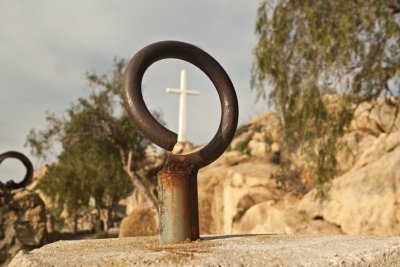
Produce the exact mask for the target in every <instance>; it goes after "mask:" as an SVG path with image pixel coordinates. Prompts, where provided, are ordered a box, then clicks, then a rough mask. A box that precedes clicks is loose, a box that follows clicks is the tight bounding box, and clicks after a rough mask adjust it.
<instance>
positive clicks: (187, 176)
mask: <svg viewBox="0 0 400 267" xmlns="http://www.w3.org/2000/svg"><path fill="white" fill-rule="evenodd" d="M197 172H198V169H197V167H196V166H194V165H192V164H191V163H190V162H188V161H187V160H184V159H182V158H181V159H180V158H177V157H176V156H175V155H172V154H170V155H168V159H167V162H166V163H165V165H164V167H163V169H162V170H161V171H160V172H159V173H158V175H157V178H158V198H159V203H160V207H159V216H160V240H161V243H173V242H180V241H183V240H196V239H198V238H199V217H198V214H199V212H198V203H197V201H198V200H197Z"/></svg>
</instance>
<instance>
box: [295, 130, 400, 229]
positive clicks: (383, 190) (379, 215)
mask: <svg viewBox="0 0 400 267" xmlns="http://www.w3.org/2000/svg"><path fill="white" fill-rule="evenodd" d="M399 167H400V132H395V133H392V134H389V135H386V134H382V135H381V136H380V137H379V138H377V139H376V141H375V142H374V143H373V144H372V145H371V146H370V148H369V149H367V150H366V151H365V152H364V153H363V154H362V155H361V156H360V159H359V160H358V161H357V162H356V163H355V165H354V167H353V168H352V169H351V170H350V171H349V172H347V173H345V174H343V175H342V176H340V177H338V178H336V179H334V180H333V182H332V185H331V189H330V195H329V198H328V199H327V200H325V201H323V202H320V201H316V200H315V199H314V198H315V191H314V190H312V191H311V192H309V193H308V194H307V195H306V196H305V197H304V198H303V199H302V201H301V202H300V204H299V211H303V212H305V213H307V214H308V215H309V216H311V217H314V218H317V217H318V218H323V219H325V220H327V221H329V222H332V223H335V224H337V225H339V226H340V227H341V228H342V230H343V232H344V233H346V234H367V235H400V171H399Z"/></svg>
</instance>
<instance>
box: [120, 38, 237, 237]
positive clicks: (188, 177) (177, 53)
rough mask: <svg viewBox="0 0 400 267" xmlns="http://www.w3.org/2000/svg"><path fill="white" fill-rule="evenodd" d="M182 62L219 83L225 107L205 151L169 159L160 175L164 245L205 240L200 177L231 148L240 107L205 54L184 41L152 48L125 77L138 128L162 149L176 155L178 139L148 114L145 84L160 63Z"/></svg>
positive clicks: (227, 81)
mask: <svg viewBox="0 0 400 267" xmlns="http://www.w3.org/2000/svg"><path fill="white" fill-rule="evenodd" d="M166 58H176V59H181V60H184V61H187V62H189V63H192V64H193V65H195V66H197V67H198V68H199V69H200V70H201V71H203V72H204V73H205V74H206V75H207V76H208V77H209V78H210V80H211V81H212V83H213V84H214V86H215V88H216V90H217V92H218V95H219V98H220V104H221V111H222V114H221V121H220V124H219V127H218V130H217V132H216V133H215V135H214V137H213V139H212V140H211V141H210V142H209V143H208V144H207V145H206V146H204V147H203V148H202V149H200V150H198V151H195V152H193V153H190V154H187V155H174V154H169V155H168V160H167V162H166V164H165V166H164V168H163V169H162V170H161V171H160V172H159V173H158V175H157V179H158V196H159V203H160V206H159V215H160V241H161V243H162V244H168V243H176V242H182V241H186V240H189V241H193V240H197V239H198V238H199V217H198V216H199V215H198V196H197V194H198V192H197V173H198V170H199V169H200V168H203V167H205V166H207V165H208V164H210V163H211V162H213V161H214V160H216V159H217V158H218V157H219V156H221V154H222V153H223V152H224V151H225V150H226V148H227V147H228V146H229V144H230V142H231V141H232V139H233V136H234V134H235V131H236V126H237V122H238V115H239V108H238V101H237V97H236V92H235V89H234V87H233V84H232V82H231V80H230V78H229V76H228V74H227V73H226V72H225V70H224V69H223V68H222V66H221V65H220V64H219V63H218V62H217V61H216V60H215V59H214V58H213V57H212V56H210V55H209V54H208V53H206V52H205V51H203V50H202V49H200V48H198V47H196V46H194V45H191V44H187V43H183V42H177V41H163V42H157V43H153V44H150V45H148V46H146V47H144V48H143V49H141V50H140V51H139V52H137V53H136V54H135V55H134V56H133V58H132V59H131V60H130V62H129V64H128V66H127V68H126V71H125V77H124V90H123V94H122V95H123V99H124V104H125V109H126V110H127V112H128V114H129V116H130V118H131V119H132V121H133V122H134V124H135V126H136V127H137V128H138V129H139V130H140V131H141V132H142V133H143V135H144V136H146V137H147V138H148V139H150V140H151V141H152V142H153V143H155V144H156V145H158V146H160V147H162V148H164V149H166V150H168V151H171V150H172V149H173V147H174V145H175V144H176V142H177V134H176V133H174V132H172V131H170V130H169V129H167V128H165V127H164V126H163V125H161V124H160V123H159V122H158V121H157V120H156V119H155V118H154V117H153V116H152V115H151V113H150V111H149V110H148V109H147V107H146V105H145V103H144V100H143V95H142V79H143V75H144V73H145V71H146V70H147V68H148V67H149V66H150V65H151V64H153V63H154V62H156V61H159V60H162V59H166Z"/></svg>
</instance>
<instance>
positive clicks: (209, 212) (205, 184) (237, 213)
mask: <svg viewBox="0 0 400 267" xmlns="http://www.w3.org/2000/svg"><path fill="white" fill-rule="evenodd" d="M275 169H276V166H275V165H273V164H266V163H265V162H253V163H246V162H243V163H241V164H237V165H234V166H230V168H226V167H223V166H216V167H209V168H204V169H202V170H200V172H199V174H198V189H199V193H198V194H199V214H200V215H199V219H200V232H201V233H206V234H209V233H212V234H231V233H233V232H232V224H233V222H234V221H236V220H238V219H240V217H241V216H243V214H245V212H246V211H247V210H248V209H249V208H250V207H251V206H253V205H255V204H257V203H260V202H263V201H267V200H273V201H277V200H278V199H279V198H280V197H282V195H283V192H282V191H280V190H278V189H277V184H276V182H275V180H273V179H271V177H270V175H271V174H272V172H273V171H275Z"/></svg>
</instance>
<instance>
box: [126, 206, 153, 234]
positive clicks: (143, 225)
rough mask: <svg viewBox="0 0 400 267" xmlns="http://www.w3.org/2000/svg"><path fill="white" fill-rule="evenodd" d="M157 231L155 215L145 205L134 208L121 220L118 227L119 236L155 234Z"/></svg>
mask: <svg viewBox="0 0 400 267" xmlns="http://www.w3.org/2000/svg"><path fill="white" fill-rule="evenodd" d="M157 232H158V225H157V215H156V214H155V212H154V210H152V209H150V208H147V207H144V208H136V209H134V210H133V211H132V212H131V213H130V214H129V215H128V216H127V217H125V218H124V219H123V220H122V222H121V225H120V227H119V237H129V236H149V235H156V234H157Z"/></svg>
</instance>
